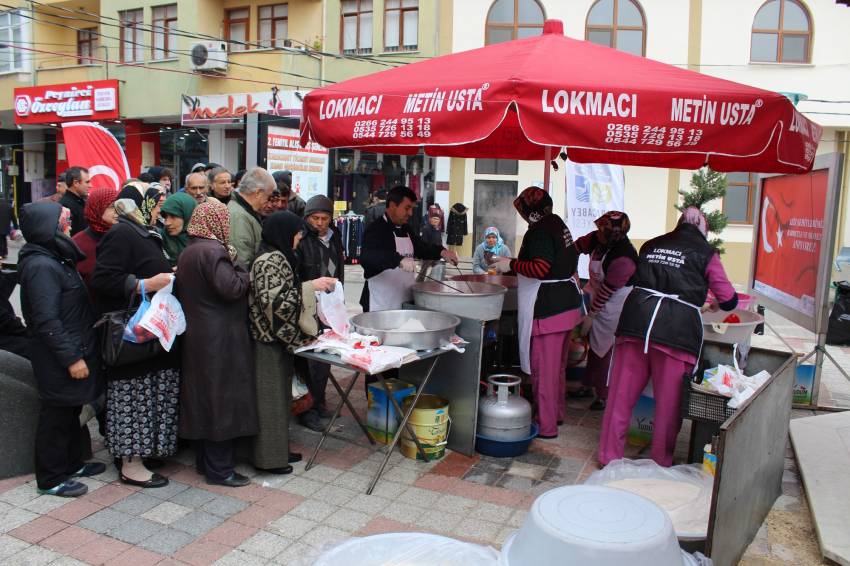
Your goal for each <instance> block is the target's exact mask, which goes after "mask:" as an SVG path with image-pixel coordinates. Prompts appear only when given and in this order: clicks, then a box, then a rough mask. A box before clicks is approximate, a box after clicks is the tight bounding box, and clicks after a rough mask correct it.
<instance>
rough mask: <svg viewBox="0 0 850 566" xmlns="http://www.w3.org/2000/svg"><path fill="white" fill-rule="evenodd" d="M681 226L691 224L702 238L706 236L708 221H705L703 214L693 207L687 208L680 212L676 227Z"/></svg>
mask: <svg viewBox="0 0 850 566" xmlns="http://www.w3.org/2000/svg"><path fill="white" fill-rule="evenodd" d="M682 224H693V225H694V226H696V227H697V228H698V229H699V231H700V232H701V233H702V235H703V236H707V235H708V220H706V218H705V214H703V212H702V211H701V210H700V209H698V208H697V207H695V206H689V207H688V208H686V209H685V210H683V211H682V216H680V217H679V222H678V223H677V224H676V225H677V226H681V225H682Z"/></svg>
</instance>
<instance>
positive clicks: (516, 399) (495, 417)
mask: <svg viewBox="0 0 850 566" xmlns="http://www.w3.org/2000/svg"><path fill="white" fill-rule="evenodd" d="M521 383H522V379H520V378H519V377H517V376H515V375H511V374H504V373H500V374H495V375H491V376H489V377H488V378H487V396H486V397H484V398H482V399H480V400H479V402H478V434H480V435H481V436H486V437H487V438H490V439H493V440H502V441H513V440H522V439H525V438H528V435H529V434H530V431H531V403H529V402H528V401H526V400H525V399H523V398H522V396H520V395H519V386H520V384H521ZM512 387H513V388H515V392H513V393H512V392H511V388H512Z"/></svg>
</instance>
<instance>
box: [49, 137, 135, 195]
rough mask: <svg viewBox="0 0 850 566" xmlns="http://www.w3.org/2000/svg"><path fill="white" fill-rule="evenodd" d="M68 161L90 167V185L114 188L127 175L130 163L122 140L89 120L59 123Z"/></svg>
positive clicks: (73, 164)
mask: <svg viewBox="0 0 850 566" xmlns="http://www.w3.org/2000/svg"><path fill="white" fill-rule="evenodd" d="M62 134H63V136H64V139H65V153H66V155H67V160H68V165H70V166H72V167H73V166H77V167H85V168H86V169H88V170H89V177H90V178H91V188H93V189H94V188H97V187H109V188H112V189H115V190H116V191H117V190H118V189H120V188H121V183H123V182H124V181H125V180H127V179H129V178H130V167H129V166H128V165H127V157H126V156H125V155H124V150H123V149H121V144H119V143H118V140H117V139H115V136H113V135H112V134H111V133H110V132H109V130H107V129H106V128H104V127H103V126H100V125H98V124H93V123H91V122H68V123H66V124H62Z"/></svg>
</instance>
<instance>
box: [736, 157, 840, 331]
mask: <svg viewBox="0 0 850 566" xmlns="http://www.w3.org/2000/svg"><path fill="white" fill-rule="evenodd" d="M828 181H829V171H828V170H826V169H819V170H815V171H812V172H810V173H808V174H805V175H788V176H778V177H769V178H767V179H764V181H763V184H762V191H761V207H760V210H761V214H760V218H759V222H758V234H757V238H758V239H757V245H756V261H755V269H754V281H753V289H754V290H755V291H756V292H758V293H760V294H762V295H764V296H765V297H767V298H769V299H772V300H774V301H776V302H778V303H780V304H782V305H784V306H786V307H788V308H790V309H793V310H794V311H796V312H799V313H801V314H803V315H806V316H808V317H814V316H815V308H816V306H817V304H816V303H817V300H816V297H817V296H818V288H817V284H818V265H819V260H820V255H821V241H822V239H823V228H824V213H825V211H826V200H827V193H828V188H829V182H828Z"/></svg>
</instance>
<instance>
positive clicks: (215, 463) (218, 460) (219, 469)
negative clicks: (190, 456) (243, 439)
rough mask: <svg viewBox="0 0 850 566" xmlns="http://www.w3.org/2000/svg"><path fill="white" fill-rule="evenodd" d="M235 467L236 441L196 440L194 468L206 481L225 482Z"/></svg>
mask: <svg viewBox="0 0 850 566" xmlns="http://www.w3.org/2000/svg"><path fill="white" fill-rule="evenodd" d="M235 466H236V440H235V439H231V440H196V441H195V467H197V468H198V471H199V472H200V473H202V474H204V475H205V476H206V478H207V479H208V480H212V481H222V480H226V479H227V478H229V477H230V475H231V474H232V473H233V468H234V467H235Z"/></svg>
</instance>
